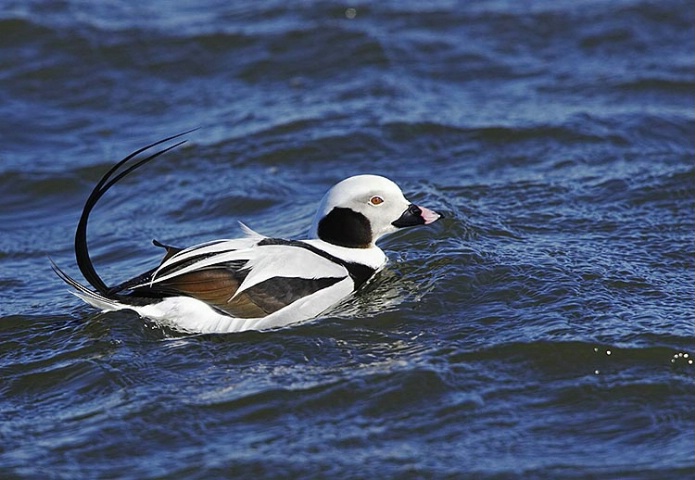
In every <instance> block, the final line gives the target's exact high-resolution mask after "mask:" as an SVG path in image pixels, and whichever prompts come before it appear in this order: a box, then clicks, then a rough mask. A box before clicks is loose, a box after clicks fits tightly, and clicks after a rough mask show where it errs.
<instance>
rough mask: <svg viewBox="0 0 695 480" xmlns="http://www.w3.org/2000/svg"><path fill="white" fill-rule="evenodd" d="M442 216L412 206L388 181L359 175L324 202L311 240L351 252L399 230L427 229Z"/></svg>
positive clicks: (342, 185) (337, 185) (348, 180)
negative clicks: (351, 249)
mask: <svg viewBox="0 0 695 480" xmlns="http://www.w3.org/2000/svg"><path fill="white" fill-rule="evenodd" d="M440 217H441V215H440V214H438V213H436V212H434V211H432V210H429V209H427V208H424V207H418V206H417V205H414V204H412V203H410V202H409V201H408V200H407V199H406V198H405V197H404V196H403V192H401V189H400V188H398V185H396V184H395V183H394V182H392V181H391V180H389V179H388V178H384V177H380V176H378V175H357V176H354V177H350V178H347V179H345V180H343V181H342V182H340V183H338V184H336V185H335V186H334V187H333V188H331V189H330V190H329V191H328V193H326V195H325V196H324V197H323V200H321V204H320V205H319V208H318V211H317V212H316V217H315V218H314V223H313V225H312V227H311V236H312V237H314V238H320V239H321V240H323V241H325V242H328V243H332V244H334V245H340V246H343V247H351V248H369V247H372V246H374V244H375V243H376V241H377V240H379V239H380V238H381V237H383V236H384V235H388V234H389V233H393V232H395V231H397V230H398V229H399V228H404V227H412V226H415V225H427V224H430V223H432V222H434V221H436V220H437V219H439V218H440Z"/></svg>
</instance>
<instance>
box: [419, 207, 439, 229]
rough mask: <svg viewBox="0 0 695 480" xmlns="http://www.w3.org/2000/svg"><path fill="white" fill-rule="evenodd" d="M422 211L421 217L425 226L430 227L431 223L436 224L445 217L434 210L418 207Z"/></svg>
mask: <svg viewBox="0 0 695 480" xmlns="http://www.w3.org/2000/svg"><path fill="white" fill-rule="evenodd" d="M418 208H419V209H420V212H421V213H420V216H421V217H422V219H423V220H424V221H425V225H429V224H430V223H434V222H436V221H437V220H439V219H440V218H443V217H444V215H442V214H441V213H437V212H435V211H434V210H430V209H429V208H425V207H418Z"/></svg>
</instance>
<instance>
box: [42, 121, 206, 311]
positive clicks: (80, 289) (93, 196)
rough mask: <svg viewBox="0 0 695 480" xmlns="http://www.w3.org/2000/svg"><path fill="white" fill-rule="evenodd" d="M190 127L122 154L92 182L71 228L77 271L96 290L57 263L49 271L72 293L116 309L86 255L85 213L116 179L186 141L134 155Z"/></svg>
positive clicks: (98, 305)
mask: <svg viewBox="0 0 695 480" xmlns="http://www.w3.org/2000/svg"><path fill="white" fill-rule="evenodd" d="M194 130H197V129H193V130H189V131H187V132H183V133H179V134H177V135H172V136H170V137H167V138H165V139H162V140H159V141H157V142H154V143H152V144H150V145H147V146H145V147H142V148H140V149H138V150H136V151H134V152H133V153H131V154H130V155H128V156H127V157H125V158H124V159H123V160H121V161H120V162H118V163H117V164H115V165H114V166H113V167H111V169H109V171H108V172H106V174H104V176H103V177H101V179H100V180H99V182H98V183H97V184H96V186H95V187H94V189H93V190H92V192H91V193H90V195H89V197H88V198H87V201H86V202H85V204H84V207H83V208H82V215H81V216H80V221H79V223H78V224H77V230H76V231H75V258H76V259H77V266H78V267H79V269H80V272H82V275H83V276H84V278H85V279H86V280H87V282H89V284H90V285H91V286H92V287H94V288H95V289H96V292H94V291H92V290H89V289H88V288H87V287H85V286H84V285H82V284H80V283H79V282H77V281H76V280H75V279H73V278H72V277H70V276H68V275H67V274H66V273H65V272H63V271H62V270H61V269H60V268H58V266H57V265H56V264H55V263H54V262H53V261H52V260H51V266H52V268H53V270H54V271H55V272H56V274H57V275H58V276H59V277H60V278H61V279H62V280H63V281H64V282H65V283H67V284H68V285H70V286H71V287H73V288H74V289H75V290H76V292H74V293H75V295H77V296H78V297H80V298H81V299H82V300H84V301H85V302H87V303H89V304H91V305H94V306H95V307H97V308H101V309H103V310H118V309H119V307H118V305H119V304H118V302H117V301H115V297H116V296H115V295H114V293H115V292H114V289H110V288H109V287H108V286H107V285H106V283H105V282H104V281H103V280H102V279H101V277H100V276H99V274H98V273H97V272H96V269H95V268H94V264H93V263H92V259H91V257H90V255H89V248H88V245H87V224H88V222H89V215H90V214H91V213H92V210H93V209H94V207H95V206H96V204H97V202H98V201H99V199H101V197H103V196H104V194H105V193H106V192H107V191H108V190H109V189H110V188H111V187H113V186H114V185H115V184H116V183H117V182H118V181H119V180H121V179H123V178H124V177H125V176H127V175H129V174H130V173H132V172H133V171H134V170H136V169H138V168H140V167H141V166H143V165H145V164H146V163H148V162H150V161H152V160H154V159H155V158H157V157H159V156H160V155H162V154H164V153H166V152H168V151H169V150H172V149H174V148H176V147H178V146H180V145H182V144H184V143H186V140H181V141H179V142H177V143H175V144H173V145H170V146H168V147H166V148H163V149H162V150H159V151H157V152H155V153H152V154H151V155H148V156H147V157H144V158H137V157H138V156H139V155H140V154H141V153H143V152H145V151H147V150H149V149H151V148H153V147H156V146H158V145H161V144H163V143H166V142H169V141H171V140H174V139H176V138H180V137H182V136H183V135H186V134H188V133H190V132H192V131H194ZM120 308H122V307H120Z"/></svg>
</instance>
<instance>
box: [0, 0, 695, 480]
mask: <svg viewBox="0 0 695 480" xmlns="http://www.w3.org/2000/svg"><path fill="white" fill-rule="evenodd" d="M694 58H695V7H694V6H693V5H692V2H687V1H677V0H664V1H658V2H656V1H647V0H620V1H593V0H584V1H578V2H577V1H549V0H547V1H542V0H541V1H536V2H530V3H529V2H511V1H501V0H498V1H493V0H489V1H482V0H481V1H469V2H454V1H434V2H422V1H420V0H403V1H398V2H378V3H377V2H372V3H365V2H363V3H352V4H345V3H341V2H333V1H306V2H276V1H266V2H253V3H252V2H245V3H239V4H236V3H235V2H225V1H215V0H207V1H205V0H204V1H199V2H168V1H152V2H128V1H112V2H91V1H84V0H83V1H78V0H62V1H52V0H34V1H24V0H23V1H12V0H10V1H5V2H4V4H3V8H2V9H0V87H1V88H0V118H2V121H1V122H0V138H2V142H1V144H0V195H1V198H2V205H3V207H2V209H0V224H1V225H2V229H1V233H0V291H2V301H1V302H0V374H1V378H2V381H1V382H0V477H1V478H41V479H43V478H57V479H76V478H89V479H93V478H134V479H150V478H151V479H154V478H201V479H202V478H205V479H208V478H399V479H402V478H476V479H493V478H494V479H501V478H520V479H521V478H523V479H529V478H538V479H546V478H547V479H559V478H576V479H588V478H596V479H599V478H600V479H602V480H604V479H628V478H630V479H631V478H637V479H672V478H673V479H681V478H692V477H693V476H694V474H695V441H694V440H693V438H694V436H693V433H695V401H694V400H695V375H694V374H695V366H694V365H693V358H694V356H695V335H694V334H695V233H694V232H695V208H694V207H695V202H694V200H695V162H694V161H693V159H694V158H695V108H694V107H695V70H694V69H693V65H694V64H693V61H694ZM195 127H201V128H200V129H199V130H197V131H195V132H193V133H191V134H189V135H187V139H188V143H187V144H186V145H185V146H184V147H182V148H180V149H178V150H176V151H173V152H171V153H169V154H167V155H166V156H165V157H163V158H161V159H158V160H157V161H156V162H155V163H152V164H150V165H148V166H147V167H145V168H143V169H142V170H140V171H138V173H137V174H136V175H134V176H133V177H132V178H130V179H128V180H126V181H125V182H123V183H122V184H121V185H119V186H117V187H116V188H115V189H114V190H113V192H111V193H110V194H109V195H108V196H107V197H106V198H105V199H104V203H103V204H100V206H99V207H97V209H96V210H95V212H94V215H93V221H92V223H91V224H90V230H89V238H90V246H91V249H92V252H93V257H94V260H95V264H96V267H97V270H98V271H99V272H100V273H101V274H102V276H103V277H104V278H105V279H106V281H107V283H109V284H114V283H117V282H119V281H122V280H124V279H126V278H129V277H130V276H132V275H135V274H137V273H141V272H142V271H144V270H145V269H147V268H149V267H150V266H152V265H153V264H154V263H156V262H157V261H158V258H159V255H160V252H159V250H158V249H156V248H154V247H153V246H151V243H150V242H151V240H152V239H153V238H157V239H158V240H160V241H163V242H165V243H171V244H175V245H182V246H185V245H190V244H193V243H197V242H202V241H205V240H211V239H215V238H221V237H233V236H235V235H239V234H240V233H241V232H240V230H239V228H238V226H237V221H243V222H245V223H247V224H248V225H250V226H251V227H252V228H254V229H256V230H258V231H260V232H262V233H265V234H268V235H274V236H284V237H301V236H302V235H303V234H304V233H305V232H306V231H307V229H308V228H309V226H310V223H311V218H312V217H313V214H314V209H315V208H316V206H317V204H318V201H319V199H320V198H321V196H322V195H323V193H324V192H325V191H326V190H327V189H328V188H329V187H330V186H331V185H332V184H334V183H335V182H337V181H339V180H341V179H342V178H345V177H347V176H350V175H354V174H358V173H377V174H382V175H386V176H388V177H390V178H392V179H393V180H395V181H396V182H398V183H399V185H401V187H402V188H403V190H404V192H405V193H406V195H407V196H408V197H409V198H410V199H411V200H413V201H415V202H417V203H420V204H423V205H426V206H428V207H430V208H434V209H437V210H441V211H443V212H444V213H445V214H446V218H445V219H444V220H442V221H440V222H437V223H436V224H434V225H432V226H431V227H428V228H421V229H417V230H410V231H408V232H405V233H403V234H399V235H397V236H394V237H391V238H389V239H387V240H386V241H385V242H384V243H383V244H382V247H383V248H384V250H385V251H386V252H387V253H388V255H389V257H390V259H391V262H390V264H389V266H388V268H387V269H386V270H384V271H383V272H381V273H380V274H379V276H378V277H377V278H376V279H375V281H374V282H373V283H371V284H369V285H367V286H366V288H365V289H364V290H362V291H360V292H359V293H358V295H356V296H355V297H354V298H352V299H350V300H349V301H347V302H346V303H344V304H343V305H341V306H340V307H339V308H337V309H336V310H335V311H333V312H331V313H330V314H328V315H326V316H325V317H324V318H321V319H319V320H317V321H315V322H312V323H309V324H306V325H302V326H299V327H295V328H289V329H283V330H279V331H272V332H263V333H258V332H250V333H242V334H229V335H217V336H215V335H213V336H186V335H181V334H178V333H176V332H173V331H167V330H162V329H160V328H158V327H156V326H155V325H153V324H151V323H148V322H146V321H144V320H142V319H140V318H138V317H137V316H136V315H134V314H131V313H128V312H119V313H110V314H100V313H98V312H95V311H94V310H93V309H91V308H89V307H87V306H86V305H83V304H82V303H81V302H80V301H78V299H76V298H74V297H73V296H72V295H70V294H69V293H67V290H66V287H65V285H63V284H62V283H61V281H60V280H59V279H58V278H57V277H55V275H53V273H52V272H51V270H50V265H49V262H48V257H49V256H50V257H51V258H52V259H54V260H55V261H56V262H57V263H58V264H59V265H60V266H61V267H63V268H65V269H66V270H67V271H68V273H70V274H72V275H75V276H79V272H78V271H77V268H76V266H75V261H74V257H73V252H72V236H73V234H74V228H75V226H76V224H77V220H78V218H79V213H80V209H81V206H82V204H83V202H84V200H85V199H86V197H87V195H88V193H89V191H90V190H91V188H92V186H93V185H94V183H95V182H96V181H97V180H98V179H99V177H100V175H101V174H103V173H104V172H105V170H106V169H108V167H109V166H110V165H111V164H112V163H114V162H115V161H117V160H119V159H120V158H122V157H123V156H125V155H126V154H128V153H130V152H131V151H133V150H135V149H136V148H139V147H141V146H143V145H146V144H148V143H151V142H152V141H155V140H158V139H160V138H163V137H166V136H169V135H171V134H174V133H178V132H181V131H185V130H189V129H191V128H195Z"/></svg>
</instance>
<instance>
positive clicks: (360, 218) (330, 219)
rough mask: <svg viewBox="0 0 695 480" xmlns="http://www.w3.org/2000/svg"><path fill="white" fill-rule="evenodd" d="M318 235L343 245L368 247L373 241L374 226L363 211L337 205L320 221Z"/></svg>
mask: <svg viewBox="0 0 695 480" xmlns="http://www.w3.org/2000/svg"><path fill="white" fill-rule="evenodd" d="M318 236H319V238H320V239H321V240H323V241H324V242H328V243H331V244H333V245H339V246H341V247H349V248H367V247H369V245H371V243H372V227H371V225H370V223H369V220H368V219H367V217H365V216H364V215H362V214H361V213H357V212H355V211H354V210H351V209H349V208H340V207H335V208H334V209H333V210H331V211H330V212H329V213H328V215H326V216H325V217H323V218H322V219H321V221H320V222H319V226H318Z"/></svg>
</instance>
